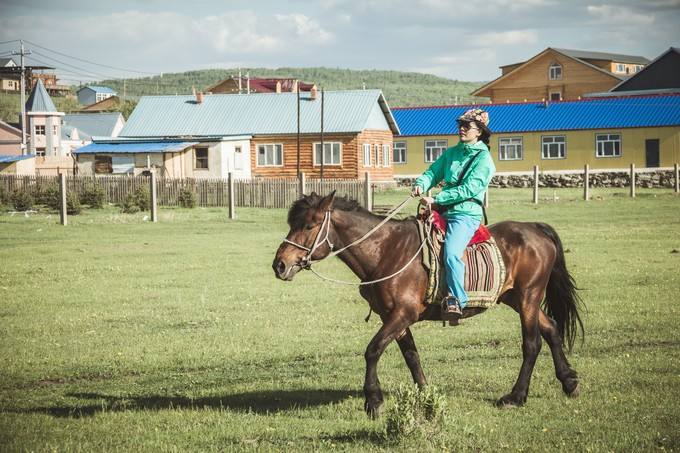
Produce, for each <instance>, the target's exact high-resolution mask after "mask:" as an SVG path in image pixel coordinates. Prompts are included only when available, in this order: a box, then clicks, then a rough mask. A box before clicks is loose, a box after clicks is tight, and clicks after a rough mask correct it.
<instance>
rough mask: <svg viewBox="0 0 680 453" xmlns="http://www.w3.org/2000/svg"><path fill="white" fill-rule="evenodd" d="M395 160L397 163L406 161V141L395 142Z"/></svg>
mask: <svg viewBox="0 0 680 453" xmlns="http://www.w3.org/2000/svg"><path fill="white" fill-rule="evenodd" d="M393 161H394V163H395V164H405V163H406V142H394V154H393Z"/></svg>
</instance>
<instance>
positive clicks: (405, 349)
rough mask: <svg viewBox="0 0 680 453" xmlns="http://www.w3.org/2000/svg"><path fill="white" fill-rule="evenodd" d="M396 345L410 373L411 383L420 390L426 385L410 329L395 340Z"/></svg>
mask: <svg viewBox="0 0 680 453" xmlns="http://www.w3.org/2000/svg"><path fill="white" fill-rule="evenodd" d="M397 343H398V344H399V349H401V354H402V355H403V356H404V360H405V361H406V365H407V366H408V369H409V370H410V371H411V376H413V382H415V383H416V384H418V387H420V388H422V387H424V386H425V385H427V381H426V380H425V374H424V373H423V368H422V366H421V365H420V356H418V350H417V349H416V342H415V341H414V340H413V335H412V334H411V329H406V330H405V331H404V334H403V335H402V336H401V337H400V338H398V339H397Z"/></svg>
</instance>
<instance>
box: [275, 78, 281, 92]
mask: <svg viewBox="0 0 680 453" xmlns="http://www.w3.org/2000/svg"><path fill="white" fill-rule="evenodd" d="M276 92H277V93H280V92H281V81H280V80H277V81H276Z"/></svg>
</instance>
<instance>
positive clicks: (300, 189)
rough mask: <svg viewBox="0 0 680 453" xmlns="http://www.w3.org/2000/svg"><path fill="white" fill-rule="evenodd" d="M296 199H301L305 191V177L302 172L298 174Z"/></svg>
mask: <svg viewBox="0 0 680 453" xmlns="http://www.w3.org/2000/svg"><path fill="white" fill-rule="evenodd" d="M298 184H299V187H298V198H302V197H303V196H304V195H305V192H306V191H307V188H306V187H305V185H306V184H307V181H306V177H305V174H304V172H300V176H299V178H298Z"/></svg>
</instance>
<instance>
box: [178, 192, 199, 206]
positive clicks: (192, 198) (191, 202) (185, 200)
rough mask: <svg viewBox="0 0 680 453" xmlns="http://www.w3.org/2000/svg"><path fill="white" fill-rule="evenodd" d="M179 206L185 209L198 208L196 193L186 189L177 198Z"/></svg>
mask: <svg viewBox="0 0 680 453" xmlns="http://www.w3.org/2000/svg"><path fill="white" fill-rule="evenodd" d="M177 201H178V202H179V205H180V206H181V207H183V208H195V207H196V193H195V192H194V191H193V190H191V189H190V188H188V187H184V188H183V189H182V190H181V191H180V192H179V195H178V196H177Z"/></svg>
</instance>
